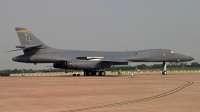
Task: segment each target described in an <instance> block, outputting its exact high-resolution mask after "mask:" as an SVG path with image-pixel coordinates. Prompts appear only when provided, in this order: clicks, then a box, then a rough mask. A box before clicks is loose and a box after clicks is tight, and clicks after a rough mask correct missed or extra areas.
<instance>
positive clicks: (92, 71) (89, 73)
mask: <svg viewBox="0 0 200 112" xmlns="http://www.w3.org/2000/svg"><path fill="white" fill-rule="evenodd" d="M83 72H84V74H83V75H84V76H105V75H106V72H105V71H100V70H96V69H89V70H83Z"/></svg>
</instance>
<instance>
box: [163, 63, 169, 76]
mask: <svg viewBox="0 0 200 112" xmlns="http://www.w3.org/2000/svg"><path fill="white" fill-rule="evenodd" d="M167 65H168V64H167V63H166V62H163V70H162V74H163V75H167Z"/></svg>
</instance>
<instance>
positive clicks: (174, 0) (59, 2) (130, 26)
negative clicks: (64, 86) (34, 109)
mask: <svg viewBox="0 0 200 112" xmlns="http://www.w3.org/2000/svg"><path fill="white" fill-rule="evenodd" d="M15 27H24V28H27V29H28V30H30V31H31V32H32V33H33V34H34V35H35V36H37V37H38V38H39V39H40V40H42V41H43V42H44V43H45V44H47V45H48V46H51V47H54V48H60V49H75V50H98V51H126V50H128V51H134V50H144V49H155V48H164V49H165V48H166V49H173V50H175V52H179V53H182V54H185V55H189V56H192V57H194V58H195V60H194V61H195V62H200V56H199V54H200V53H199V51H200V50H199V48H200V44H199V43H200V0H1V1H0V36H1V41H0V52H1V57H0V70H2V69H14V68H18V69H20V68H26V69H30V68H31V69H43V68H46V67H45V66H51V65H52V64H40V65H34V64H25V63H17V62H13V61H12V57H14V56H17V55H22V54H23V52H22V51H16V52H11V53H3V52H5V51H9V50H13V49H16V48H15V46H16V45H20V42H19V39H18V36H17V34H16V32H15Z"/></svg>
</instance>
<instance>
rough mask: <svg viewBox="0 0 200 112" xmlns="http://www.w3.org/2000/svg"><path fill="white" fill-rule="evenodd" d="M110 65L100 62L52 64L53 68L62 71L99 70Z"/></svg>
mask: <svg viewBox="0 0 200 112" xmlns="http://www.w3.org/2000/svg"><path fill="white" fill-rule="evenodd" d="M111 65H112V63H109V62H101V61H73V62H58V63H54V64H53V67H54V68H62V69H100V68H109V67H111Z"/></svg>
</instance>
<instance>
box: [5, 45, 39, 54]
mask: <svg viewBox="0 0 200 112" xmlns="http://www.w3.org/2000/svg"><path fill="white" fill-rule="evenodd" d="M41 46H42V45H18V46H16V48H20V49H15V50H11V51H6V52H4V53H7V52H13V51H19V50H26V49H33V48H39V47H41Z"/></svg>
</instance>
